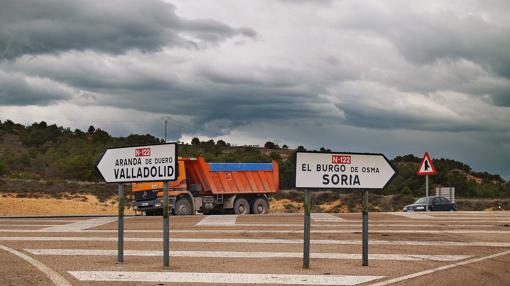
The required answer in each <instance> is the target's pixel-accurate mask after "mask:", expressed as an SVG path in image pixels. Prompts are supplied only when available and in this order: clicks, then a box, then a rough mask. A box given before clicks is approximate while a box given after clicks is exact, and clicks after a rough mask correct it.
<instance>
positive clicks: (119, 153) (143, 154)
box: [96, 143, 178, 183]
mask: <svg viewBox="0 0 510 286" xmlns="http://www.w3.org/2000/svg"><path fill="white" fill-rule="evenodd" d="M96 168H97V170H98V171H99V173H100V174H101V176H102V177H103V179H104V180H105V182H107V183H130V182H147V181H175V180H176V179H177V172H178V168H177V144H175V143H168V144H160V145H147V146H135V147H124V148H112V149H108V150H106V152H105V153H104V154H103V156H101V159H99V163H97V166H96Z"/></svg>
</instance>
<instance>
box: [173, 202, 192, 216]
mask: <svg viewBox="0 0 510 286" xmlns="http://www.w3.org/2000/svg"><path fill="white" fill-rule="evenodd" d="M192 212H193V211H192V209H191V204H190V203H189V200H188V199H186V198H180V199H178V200H177V202H176V203H175V207H174V213H175V215H191V214H192Z"/></svg>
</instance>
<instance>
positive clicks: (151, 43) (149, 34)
mask: <svg viewBox="0 0 510 286" xmlns="http://www.w3.org/2000/svg"><path fill="white" fill-rule="evenodd" d="M186 35H190V36H191V38H192V39H189V38H188V37H186ZM236 35H243V36H247V37H254V36H255V31H254V30H252V29H249V28H233V27H230V26H228V25H225V24H223V23H220V22H217V21H214V20H201V19H198V20H187V19H183V18H181V17H179V16H178V15H177V14H176V13H175V7H174V6H173V5H172V4H168V3H164V2H161V1H158V0H148V1H123V0H114V1H100V0H80V1H67V0H49V1H37V0H20V1H6V2H5V1H4V2H3V3H2V9H0V59H1V58H7V59H12V58H16V57H19V56H21V55H24V54H32V55H37V54H44V53H59V52H64V51H68V50H78V51H83V50H88V49H89V50H96V51H100V52H106V53H112V54H119V53H124V52H125V51H127V50H130V49H138V50H141V51H156V50H159V49H161V48H163V47H165V46H169V47H175V46H178V47H201V46H204V44H205V45H206V44H208V43H212V44H214V43H217V42H220V41H223V40H225V39H227V38H230V37H233V36H236ZM197 40H198V41H199V42H196V41H197Z"/></svg>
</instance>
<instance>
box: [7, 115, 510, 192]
mask: <svg viewBox="0 0 510 286" xmlns="http://www.w3.org/2000/svg"><path fill="white" fill-rule="evenodd" d="M161 142H162V141H161V139H159V138H156V137H154V136H152V135H150V134H145V135H136V134H133V135H129V136H127V137H113V136H111V135H110V134H108V132H106V131H104V130H101V129H99V128H95V127H93V126H90V127H89V128H88V130H87V131H82V130H79V129H75V130H74V131H72V130H70V129H69V128H64V127H60V126H57V125H55V124H53V125H48V124H47V123H46V122H44V121H42V122H40V123H34V124H32V125H30V126H23V125H21V124H16V123H14V122H12V121H10V120H6V121H5V122H1V121H0V176H2V177H4V178H9V179H35V180H47V181H48V180H50V181H51V180H53V181H54V180H75V181H99V180H100V177H99V175H98V174H97V173H96V170H95V164H96V161H97V159H98V158H99V156H100V154H101V153H102V152H103V151H104V150H105V149H107V148H110V147H120V146H130V145H141V144H154V143H161ZM296 150H305V148H304V147H302V146H299V147H298V148H297V149H296ZM296 150H291V149H288V147H287V146H286V145H282V146H281V148H280V146H278V145H277V144H275V143H273V142H266V144H265V145H264V147H257V146H231V145H230V144H229V143H227V142H225V141H223V140H218V141H217V142H215V141H213V140H209V141H200V139H199V138H194V139H193V140H192V142H191V144H181V145H180V146H179V155H180V156H183V157H195V156H204V157H205V158H206V160H207V161H210V162H270V161H271V160H276V161H277V162H278V163H279V166H280V170H279V171H280V173H279V174H280V187H281V188H282V189H292V188H293V181H294V178H293V174H294V152H295V151H296ZM319 151H329V150H326V149H324V148H321V149H320V150H319ZM392 162H393V163H394V164H395V165H396V166H397V168H398V170H399V174H398V176H397V177H396V179H395V180H394V181H393V182H392V183H391V184H390V185H389V186H388V188H386V189H385V190H384V191H383V192H382V193H383V194H385V195H399V196H403V197H408V198H410V197H418V196H421V195H422V194H423V193H424V189H425V180H424V179H423V178H422V177H419V176H416V170H417V169H418V165H419V163H420V158H417V157H415V156H414V155H405V156H397V157H396V158H394V159H393V160H392ZM434 164H435V165H436V168H437V170H438V173H437V175H435V176H433V177H431V178H430V179H431V184H432V185H433V186H452V187H455V188H456V190H457V196H458V197H466V198H476V197H484V198H495V197H510V181H507V182H505V181H504V180H503V179H502V178H501V177H500V176H499V175H494V174H489V173H487V172H474V171H473V170H472V169H471V167H470V166H468V165H466V164H464V163H462V162H458V161H455V160H450V159H435V160H434Z"/></svg>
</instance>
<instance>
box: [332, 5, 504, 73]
mask: <svg viewBox="0 0 510 286" xmlns="http://www.w3.org/2000/svg"><path fill="white" fill-rule="evenodd" d="M402 6H403V7H399V8H395V9H391V10H387V11H380V10H377V9H374V8H371V7H369V6H364V7H363V8H362V9H359V10H357V11H356V13H355V14H352V15H350V17H345V18H342V19H341V20H340V21H339V24H340V26H341V27H343V28H354V29H362V30H368V31H372V32H375V33H377V34H380V35H382V36H383V37H385V38H386V39H388V40H389V41H391V42H392V43H393V44H394V45H395V46H396V47H397V48H398V49H399V50H400V51H401V53H402V54H403V55H404V56H405V57H406V58H407V59H409V60H410V61H412V62H414V63H416V64H426V63H432V62H434V61H437V60H441V59H454V60H455V59H462V58H464V59H469V60H471V61H474V62H477V63H480V64H482V65H483V66H484V67H485V68H486V69H488V70H490V71H493V72H495V73H497V74H499V75H501V76H504V77H506V78H510V50H509V49H508V48H507V47H509V46H510V27H508V26H504V25H501V23H494V22H491V21H490V20H491V19H489V20H485V19H484V18H483V16H482V14H477V15H463V16H459V15H458V14H456V13H454V12H451V11H445V12H438V13H427V12H421V13H420V12H416V11H415V10H411V9H406V7H407V5H402ZM359 19H364V20H363V21H359Z"/></svg>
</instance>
